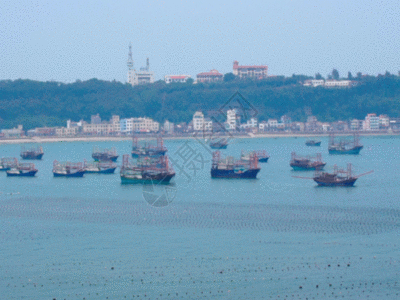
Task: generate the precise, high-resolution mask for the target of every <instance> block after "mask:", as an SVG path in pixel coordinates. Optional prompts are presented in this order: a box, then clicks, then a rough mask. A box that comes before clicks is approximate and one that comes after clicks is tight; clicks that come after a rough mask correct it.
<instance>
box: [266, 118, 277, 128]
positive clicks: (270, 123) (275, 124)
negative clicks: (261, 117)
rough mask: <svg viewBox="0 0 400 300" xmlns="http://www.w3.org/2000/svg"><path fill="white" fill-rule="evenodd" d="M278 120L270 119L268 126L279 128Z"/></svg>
mask: <svg viewBox="0 0 400 300" xmlns="http://www.w3.org/2000/svg"><path fill="white" fill-rule="evenodd" d="M277 127H278V120H277V119H268V128H277Z"/></svg>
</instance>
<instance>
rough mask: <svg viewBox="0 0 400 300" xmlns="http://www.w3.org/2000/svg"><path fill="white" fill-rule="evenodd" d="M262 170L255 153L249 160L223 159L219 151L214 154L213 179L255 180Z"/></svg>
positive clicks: (230, 157)
mask: <svg viewBox="0 0 400 300" xmlns="http://www.w3.org/2000/svg"><path fill="white" fill-rule="evenodd" d="M260 170H261V168H260V167H259V166H258V158H257V156H256V154H255V153H253V154H251V155H250V157H249V160H241V159H240V160H236V159H235V158H233V157H232V156H228V157H226V158H221V154H220V152H219V151H214V152H213V158H212V165H211V178H243V179H244V178H246V179H255V178H257V174H258V172H259V171H260Z"/></svg>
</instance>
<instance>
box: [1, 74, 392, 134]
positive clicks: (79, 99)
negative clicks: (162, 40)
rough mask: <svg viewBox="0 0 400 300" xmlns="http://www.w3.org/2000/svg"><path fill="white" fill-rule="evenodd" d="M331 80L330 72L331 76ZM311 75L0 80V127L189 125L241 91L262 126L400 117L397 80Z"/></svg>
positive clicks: (389, 76)
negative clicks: (114, 121)
mask: <svg viewBox="0 0 400 300" xmlns="http://www.w3.org/2000/svg"><path fill="white" fill-rule="evenodd" d="M335 75H336V74H335ZM308 78H309V77H306V76H302V75H293V76H292V77H283V76H278V77H270V78H268V79H265V80H238V79H236V78H234V77H232V75H230V74H229V75H226V76H225V80H224V81H222V82H218V83H209V84H203V83H199V84H192V83H186V84H185V83H172V84H165V83H164V82H163V81H157V82H155V83H153V84H149V85H143V86H136V87H132V86H130V85H129V84H124V83H120V82H116V81H112V82H110V81H101V80H97V79H91V80H88V81H76V82H74V83H70V84H64V83H59V82H38V81H32V80H14V81H12V80H4V81H0V128H11V127H14V126H16V125H18V124H23V125H24V129H30V128H34V127H42V126H65V124H66V123H65V122H66V120H68V119H72V120H74V121H79V120H80V119H83V120H86V121H90V116H91V115H93V114H97V113H99V114H100V116H101V117H102V119H106V120H108V119H109V118H110V117H111V115H112V114H117V115H120V117H121V118H126V117H140V116H146V117H151V118H153V119H155V120H156V121H159V122H163V121H164V120H166V119H168V120H169V121H172V122H189V121H190V120H191V119H192V116H193V113H194V112H195V111H196V110H202V111H203V112H205V113H206V115H207V112H208V111H212V110H218V109H219V108H220V107H221V106H223V105H224V104H225V103H226V101H228V99H229V98H230V97H231V95H233V94H234V93H235V92H236V91H239V92H240V93H241V94H242V95H243V96H244V97H245V98H246V99H247V101H248V102H249V103H251V104H252V105H253V106H254V107H255V108H256V109H257V111H258V115H257V117H258V118H259V120H260V121H262V120H267V119H268V118H279V117H281V116H282V115H285V114H286V115H288V116H290V117H291V118H292V120H294V121H297V120H298V121H304V120H305V119H306V113H305V112H306V111H307V112H310V111H311V112H312V114H313V115H315V116H317V118H318V119H319V120H321V121H327V122H330V121H335V120H348V119H352V118H358V119H362V118H364V117H365V115H366V114H367V113H372V112H374V113H377V114H388V115H389V116H391V117H397V116H399V115H400V77H398V76H394V75H391V74H389V73H386V74H385V75H384V76H378V77H372V76H366V77H365V76H364V77H361V76H359V74H358V76H357V77H355V80H358V82H359V84H358V85H357V86H355V87H352V88H324V87H316V88H313V87H304V86H302V84H301V83H302V82H303V81H304V80H305V79H308Z"/></svg>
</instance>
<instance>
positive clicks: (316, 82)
mask: <svg viewBox="0 0 400 300" xmlns="http://www.w3.org/2000/svg"><path fill="white" fill-rule="evenodd" d="M303 85H304V86H312V87H317V86H323V85H325V80H323V79H309V80H306V81H304V83H303Z"/></svg>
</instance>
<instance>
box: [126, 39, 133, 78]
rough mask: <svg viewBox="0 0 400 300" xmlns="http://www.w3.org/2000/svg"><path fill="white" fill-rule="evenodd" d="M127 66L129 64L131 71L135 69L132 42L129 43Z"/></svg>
mask: <svg viewBox="0 0 400 300" xmlns="http://www.w3.org/2000/svg"><path fill="white" fill-rule="evenodd" d="M127 66H128V69H129V71H131V70H132V69H133V58H132V44H131V43H129V54H128V62H127Z"/></svg>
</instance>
